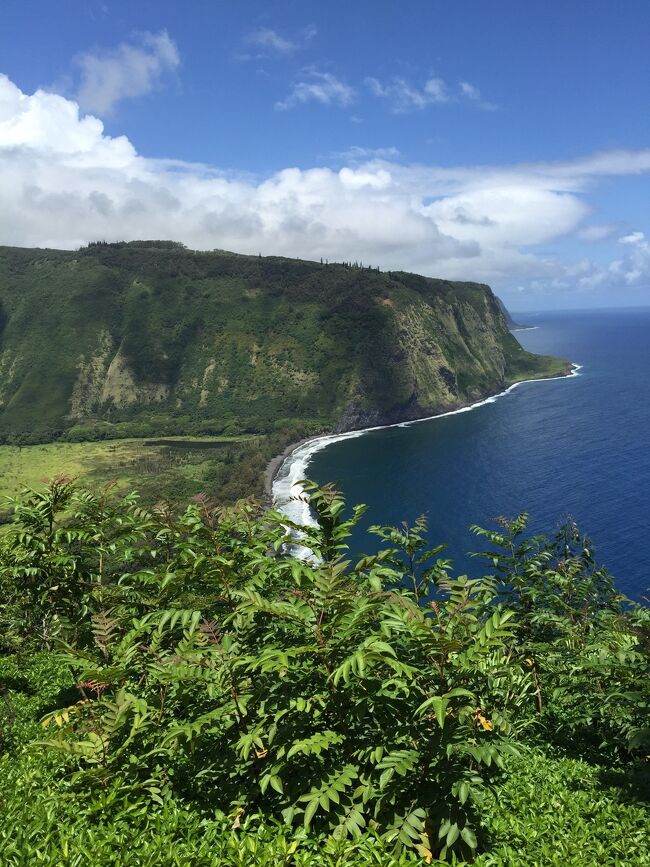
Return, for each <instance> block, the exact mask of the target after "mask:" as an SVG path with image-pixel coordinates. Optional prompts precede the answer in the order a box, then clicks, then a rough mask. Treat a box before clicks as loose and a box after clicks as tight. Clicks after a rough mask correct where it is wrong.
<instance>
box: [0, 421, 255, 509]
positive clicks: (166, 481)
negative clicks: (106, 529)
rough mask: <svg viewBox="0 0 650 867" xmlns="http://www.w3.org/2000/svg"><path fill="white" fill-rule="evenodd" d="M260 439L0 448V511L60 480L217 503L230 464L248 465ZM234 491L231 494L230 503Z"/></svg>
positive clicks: (146, 496) (181, 439)
mask: <svg viewBox="0 0 650 867" xmlns="http://www.w3.org/2000/svg"><path fill="white" fill-rule="evenodd" d="M259 441H260V437H254V436H237V437H165V438H159V439H124V440H103V441H101V442H82V443H48V444H46V445H35V446H22V447H21V446H0V510H1V511H2V512H3V513H6V511H7V497H13V496H15V495H16V494H17V493H18V492H19V491H21V490H22V489H23V488H41V487H42V486H43V483H44V482H46V481H47V480H49V479H51V478H52V477H53V476H57V475H66V476H71V477H73V478H75V479H78V480H79V481H80V482H83V483H84V484H88V485H91V486H93V487H95V486H97V487H99V486H101V485H104V484H106V483H108V482H111V481H116V482H117V483H118V485H119V487H120V488H123V489H125V490H131V489H136V488H137V489H138V490H139V491H140V492H141V493H142V496H143V500H145V501H153V500H155V499H160V498H163V497H164V498H168V499H172V500H176V499H179V500H180V499H186V498H187V497H190V496H192V495H193V494H196V493H198V492H199V491H205V492H206V493H209V494H210V495H211V496H215V498H216V499H220V498H219V496H218V494H219V488H220V487H221V486H222V485H223V483H225V482H226V481H227V480H228V478H229V477H230V476H233V475H235V476H236V475H237V474H236V473H233V471H232V470H233V468H232V465H233V463H234V464H237V463H241V462H243V463H248V461H249V460H250V458H251V456H252V455H254V454H255V453H256V451H257V449H258V447H259ZM238 493H239V492H233V495H232V496H227V497H225V499H232V498H233V496H236V495H237V494H238Z"/></svg>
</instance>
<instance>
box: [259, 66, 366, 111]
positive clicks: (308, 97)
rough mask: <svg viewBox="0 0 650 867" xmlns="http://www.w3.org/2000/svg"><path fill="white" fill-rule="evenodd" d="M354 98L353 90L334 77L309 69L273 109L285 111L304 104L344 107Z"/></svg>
mask: <svg viewBox="0 0 650 867" xmlns="http://www.w3.org/2000/svg"><path fill="white" fill-rule="evenodd" d="M354 97H355V92H354V89H353V88H352V87H350V86H349V85H348V84H346V83H345V82H344V81H341V80H340V79H339V78H337V77H336V76H335V75H332V74H331V73H330V72H318V71H317V70H315V69H309V70H305V73H304V77H303V78H302V80H300V81H297V82H296V83H295V84H294V86H293V88H292V90H291V92H290V93H289V95H288V96H287V97H286V98H285V99H283V100H281V101H280V102H276V104H275V107H276V109H278V110H280V111H286V110H287V109H289V108H294V107H295V106H297V105H304V104H305V103H306V102H318V103H320V104H321V105H339V106H346V105H350V103H351V102H353V101H354Z"/></svg>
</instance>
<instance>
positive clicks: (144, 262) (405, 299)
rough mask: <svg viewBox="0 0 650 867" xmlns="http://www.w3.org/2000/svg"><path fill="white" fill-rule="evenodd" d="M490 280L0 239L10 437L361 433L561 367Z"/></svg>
mask: <svg viewBox="0 0 650 867" xmlns="http://www.w3.org/2000/svg"><path fill="white" fill-rule="evenodd" d="M566 367H567V365H566V362H562V361H561V360H559V359H552V358H548V357H540V356H535V355H532V354H531V353H528V352H526V351H524V350H523V349H522V348H521V346H519V344H518V343H517V341H516V339H515V338H514V337H513V336H512V335H511V334H510V332H509V331H508V327H507V323H506V320H505V318H504V316H503V313H502V311H501V308H500V307H499V303H498V301H497V299H496V298H495V296H494V295H493V294H492V292H491V290H490V289H489V287H487V286H485V285H482V284H478V283H460V282H451V281H447V280H433V279H430V278H425V277H420V276H418V275H415V274H407V273H404V272H388V273H384V272H379V271H378V270H377V269H374V268H369V267H363V266H361V265H360V264H359V263H339V264H329V263H319V262H305V261H301V260H296V259H286V258H280V257H273V256H267V257H262V256H241V255H236V254H234V253H228V252H225V251H214V252H199V251H193V250H187V249H185V248H184V247H183V246H182V245H181V244H175V243H173V242H165V241H148V242H130V243H114V244H101V243H100V244H92V245H90V246H88V247H85V248H82V249H81V250H77V251H63V250H47V249H45V250H38V249H21V248H12V247H2V248H0V438H1V439H2V441H4V442H15V443H20V444H27V443H34V442H49V441H53V440H59V439H63V440H67V441H79V440H98V439H104V438H107V437H110V438H120V437H134V436H135V437H146V436H159V435H172V434H185V435H187V434H192V435H201V434H208V435H215V434H217V435H218V434H239V433H245V432H248V433H256V434H265V435H272V434H273V433H275V432H278V431H281V432H288V433H289V434H291V433H292V431H293V430H295V429H296V428H298V427H301V429H303V430H309V431H310V432H319V431H324V430H333V429H351V428H355V427H363V426H366V425H367V424H370V423H381V422H386V421H391V420H392V421H402V420H404V419H407V418H416V417H419V416H423V415H427V414H429V415H430V414H432V413H433V412H436V411H440V410H443V409H446V408H447V409H448V408H452V407H454V406H458V405H461V404H463V403H467V402H471V401H472V400H477V399H478V398H480V397H484V396H486V395H487V394H491V393H495V392H496V391H499V390H502V389H503V388H504V386H505V385H508V384H510V383H511V382H513V381H515V380H517V379H524V378H530V377H536V376H543V375H547V374H549V373H562V372H564V371H565V370H566Z"/></svg>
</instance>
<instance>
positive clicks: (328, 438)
mask: <svg viewBox="0 0 650 867" xmlns="http://www.w3.org/2000/svg"><path fill="white" fill-rule="evenodd" d="M581 370H582V365H581V364H573V365H572V370H571V373H570V374H568V375H567V376H545V377H543V378H541V379H522V380H521V382H515V383H513V384H512V385H510V386H508V388H506V389H505V390H504V391H501V392H499V394H493V395H491V396H490V397H486V398H485V399H484V400H479V401H477V402H476V403H472V404H470V405H469V406H462V407H460V409H452V410H449V411H448V412H441V413H438V414H437V415H429V416H426V417H425V418H415V419H413V420H412V421H400V422H395V423H394V424H382V425H376V426H375V427H366V428H362V429H361V430H354V431H348V432H347V433H341V434H326V435H325V436H320V437H314V438H313V439H310V440H307V442H304V443H301V444H300V445H299V446H297V447H296V448H295V449H294V450H293V451H292V452H291V454H289V455H288V456H287V457H286V458H285V459H284V461H283V462H282V466H281V467H280V469H279V470H278V472H277V475H276V476H275V478H274V479H273V485H272V494H273V503H274V505H275V506H276V508H277V509H278V510H279V511H280V512H282V513H283V514H284V515H286V516H287V517H288V518H290V519H291V520H292V521H294V522H295V523H297V524H303V525H307V526H311V527H313V526H315V525H316V521H315V520H314V517H313V515H312V514H311V510H310V508H309V505H308V504H307V503H306V502H304V501H303V500H301V499H296V498H298V497H300V495H301V494H302V485H301V484H300V482H301V481H302V480H303V479H305V478H306V477H307V468H308V466H309V464H310V463H311V460H312V458H313V457H314V455H315V454H316V453H317V452H320V451H322V450H323V449H325V448H327V446H329V445H331V444H332V443H338V442H341V440H348V439H356V438H357V437H360V436H363V435H364V434H366V433H369V432H370V431H375V430H387V429H388V428H393V427H410V426H411V425H414V424H421V423H422V422H423V421H432V420H433V419H436V418H447V416H450V415H459V414H460V413H461V412H472V411H473V410H475V409H478V408H479V407H481V406H485V405H486V404H488V403H494V402H495V401H497V400H498V399H499V398H500V397H504V396H505V395H506V394H510V392H512V391H514V390H515V388H517V387H518V386H520V385H524V384H525V383H528V382H549V381H550V380H554V379H570V378H571V377H574V376H579V375H580V371H581ZM304 550H305V551H306V550H307V549H304ZM307 553H309V552H307Z"/></svg>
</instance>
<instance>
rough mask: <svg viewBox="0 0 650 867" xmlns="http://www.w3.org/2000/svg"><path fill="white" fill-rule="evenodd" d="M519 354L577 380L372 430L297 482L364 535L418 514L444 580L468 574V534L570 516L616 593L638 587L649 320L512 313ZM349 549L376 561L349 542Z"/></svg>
mask: <svg viewBox="0 0 650 867" xmlns="http://www.w3.org/2000/svg"><path fill="white" fill-rule="evenodd" d="M517 318H518V319H519V320H521V321H525V322H526V323H527V324H530V325H535V326H537V327H536V328H535V329H534V330H528V331H517V332H516V334H515V336H516V337H517V339H518V340H519V341H520V342H521V344H522V345H523V346H524V347H525V348H526V349H529V350H531V351H532V352H540V353H549V354H553V355H559V356H562V357H564V358H567V359H569V360H570V361H573V362H576V363H578V364H581V365H582V369H581V370H580V372H579V375H578V376H575V377H571V378H568V379H564V380H553V381H546V382H531V383H524V384H521V385H520V386H518V387H517V388H515V389H514V390H513V391H511V392H510V393H508V394H506V395H504V396H503V397H500V398H499V399H498V400H496V401H495V402H494V403H489V404H485V405H483V406H480V407H477V408H476V409H475V410H473V411H471V412H465V413H461V414H458V415H452V416H448V417H446V418H440V419H433V420H431V421H426V422H421V423H418V424H415V425H412V426H409V427H396V428H389V429H385V430H377V431H371V432H369V433H367V434H365V435H364V436H361V437H359V438H357V439H348V440H343V441H340V442H336V443H333V444H332V445H330V446H328V447H327V448H326V449H324V450H323V451H320V452H318V453H316V454H315V455H313V457H312V459H311V462H310V464H309V468H308V470H307V475H308V476H309V478H312V479H315V480H317V481H319V482H326V481H336V482H338V483H339V484H340V486H341V489H342V490H343V491H344V492H345V495H346V497H347V499H348V502H349V503H366V504H367V505H368V506H369V507H370V508H369V511H368V513H367V514H366V516H365V517H364V527H366V526H368V525H370V524H373V523H382V524H397V523H399V522H400V521H403V520H407V521H412V520H413V519H414V518H416V517H417V516H418V515H419V514H422V513H425V514H426V515H427V517H428V520H429V529H430V539H431V542H432V543H436V544H437V543H440V542H445V543H447V545H448V549H447V552H446V556H449V557H451V558H452V559H453V561H454V566H455V571H456V572H457V573H467V574H470V575H476V574H479V573H478V570H479V569H480V564H479V561H477V560H472V559H471V558H469V557H468V556H467V552H469V551H473V550H474V551H476V550H480V549H481V547H482V545H481V541H480V539H477V538H476V537H475V536H474V535H473V534H472V533H470V532H469V530H468V527H469V525H470V524H472V523H476V524H479V525H482V526H485V527H493V526H494V518H495V517H496V516H498V515H505V516H508V517H513V516H514V515H516V514H518V513H519V512H521V511H527V512H529V513H530V516H531V521H530V528H531V529H532V530H534V531H536V532H537V531H540V532H544V533H547V534H552V533H553V532H554V531H555V530H556V529H557V527H558V526H559V524H560V523H562V521H563V520H564V519H565V518H566V517H567V516H571V517H572V518H573V519H574V520H575V521H576V522H577V523H578V526H579V527H580V528H581V530H582V532H583V533H586V534H587V535H588V536H590V538H591V539H592V542H593V543H594V545H595V550H596V555H597V559H598V561H599V562H600V563H602V564H603V565H605V566H607V567H608V568H609V570H610V572H611V573H612V574H613V575H614V577H615V579H616V585H617V587H618V589H619V590H620V591H622V592H624V593H626V594H628V595H630V596H632V597H635V598H639V597H640V596H641V595H645V594H646V593H648V588H650V309H643V310H629V309H628V310H620V311H612V310H607V311H597V312H594V311H580V312H563V313H540V314H531V313H527V314H520V315H519V316H518V317H517ZM352 547H353V549H354V550H355V551H356V552H359V551H368V552H370V551H372V550H376V547H377V542H376V541H375V540H374V537H372V536H368V535H367V534H366V533H365V532H357V533H356V535H355V537H354V540H353V546H352Z"/></svg>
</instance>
